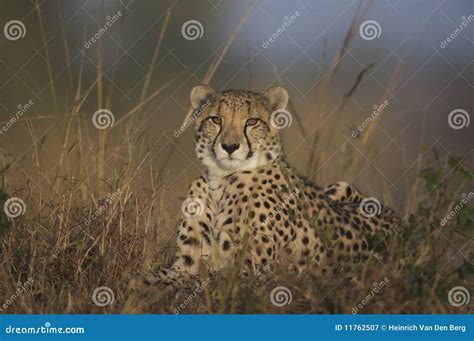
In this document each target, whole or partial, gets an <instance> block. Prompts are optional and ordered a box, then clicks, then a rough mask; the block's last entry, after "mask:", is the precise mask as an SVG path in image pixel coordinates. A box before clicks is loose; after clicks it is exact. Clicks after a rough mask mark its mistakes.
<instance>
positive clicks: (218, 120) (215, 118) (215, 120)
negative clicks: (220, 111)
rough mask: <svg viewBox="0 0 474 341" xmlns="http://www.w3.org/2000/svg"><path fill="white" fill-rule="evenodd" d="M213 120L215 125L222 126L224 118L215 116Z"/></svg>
mask: <svg viewBox="0 0 474 341" xmlns="http://www.w3.org/2000/svg"><path fill="white" fill-rule="evenodd" d="M211 120H212V122H214V123H215V124H221V123H222V118H221V117H219V116H213V117H211Z"/></svg>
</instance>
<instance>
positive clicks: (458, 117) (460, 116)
mask: <svg viewBox="0 0 474 341" xmlns="http://www.w3.org/2000/svg"><path fill="white" fill-rule="evenodd" d="M469 123H471V117H470V116H469V113H468V112H467V111H466V110H464V109H454V110H453V111H451V112H450V113H449V115H448V124H449V126H450V127H451V128H453V129H456V130H459V129H462V128H467V127H469Z"/></svg>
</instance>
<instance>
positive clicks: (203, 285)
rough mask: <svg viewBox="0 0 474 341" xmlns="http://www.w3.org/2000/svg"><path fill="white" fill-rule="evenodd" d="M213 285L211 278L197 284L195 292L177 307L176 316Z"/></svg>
mask: <svg viewBox="0 0 474 341" xmlns="http://www.w3.org/2000/svg"><path fill="white" fill-rule="evenodd" d="M210 283H211V278H210V277H208V278H207V279H206V280H205V281H204V282H201V283H199V284H196V286H195V288H194V290H193V292H192V293H191V294H190V295H189V296H188V297H187V298H186V299H185V300H184V301H183V303H181V304H180V305H179V306H177V307H176V308H175V309H174V313H175V314H179V313H181V311H183V309H185V308H186V307H187V306H188V305H189V304H190V303H191V302H192V301H194V300H195V299H196V298H197V297H198V296H199V295H200V294H201V293H202V292H203V291H204V290H206V288H207V287H208V286H209V285H210Z"/></svg>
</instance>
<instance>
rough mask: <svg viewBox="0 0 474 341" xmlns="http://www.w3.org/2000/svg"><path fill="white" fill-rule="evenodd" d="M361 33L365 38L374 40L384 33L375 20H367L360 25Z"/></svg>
mask: <svg viewBox="0 0 474 341" xmlns="http://www.w3.org/2000/svg"><path fill="white" fill-rule="evenodd" d="M359 34H360V36H361V37H362V39H364V40H374V39H378V38H379V37H380V34H382V28H381V27H380V24H379V23H378V22H377V21H375V20H366V21H364V22H363V23H362V24H360V26H359Z"/></svg>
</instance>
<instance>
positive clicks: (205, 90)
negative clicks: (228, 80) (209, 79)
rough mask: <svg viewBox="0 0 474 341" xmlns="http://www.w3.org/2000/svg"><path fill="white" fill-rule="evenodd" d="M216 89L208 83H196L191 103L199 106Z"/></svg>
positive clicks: (192, 91)
mask: <svg viewBox="0 0 474 341" xmlns="http://www.w3.org/2000/svg"><path fill="white" fill-rule="evenodd" d="M214 92H215V91H214V89H213V88H211V87H210V86H207V85H196V86H195V87H194V88H193V89H192V90H191V104H192V106H193V107H194V108H198V107H199V106H200V105H201V104H202V102H203V101H205V100H206V99H207V98H208V97H209V96H211V95H212V94H213V93H214Z"/></svg>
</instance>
